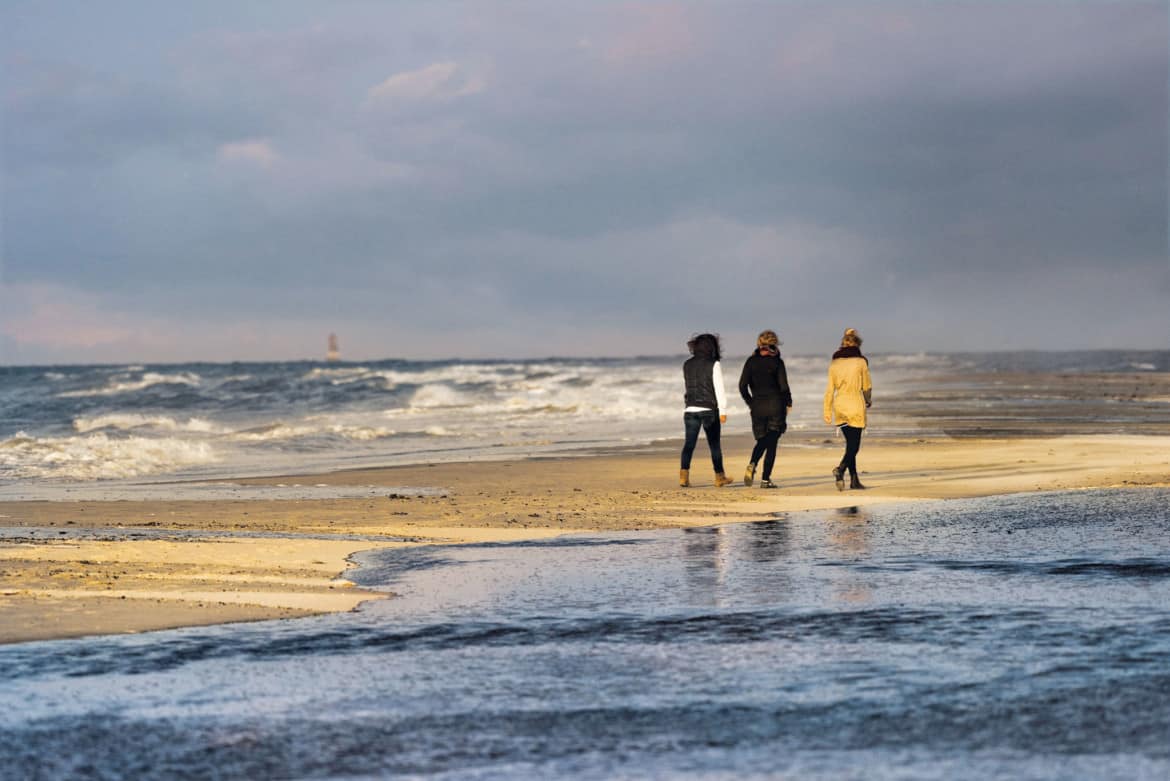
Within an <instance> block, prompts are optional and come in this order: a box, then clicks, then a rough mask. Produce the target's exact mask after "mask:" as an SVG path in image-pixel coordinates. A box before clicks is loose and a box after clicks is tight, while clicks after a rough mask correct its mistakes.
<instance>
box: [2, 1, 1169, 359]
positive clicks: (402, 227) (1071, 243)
mask: <svg viewBox="0 0 1170 781" xmlns="http://www.w3.org/2000/svg"><path fill="white" fill-rule="evenodd" d="M1168 35H1170V21H1168V3H1167V2H1165V1H1163V2H1103V1H1102V2H1092V1H1091V0H1083V1H1081V2H1074V1H1069V2H1061V1H1060V0H1046V1H1045V2H1018V1H1016V2H1013V1H1010V0H997V1H994V2H993V1H992V0H981V1H979V2H948V1H946V0H935V1H933V2H931V1H929V0H921V1H920V2H912V3H903V2H858V3H855V4H846V3H842V2H817V3H813V2H807V3H803V2H764V1H762V0H756V1H755V2H738V1H737V0H729V1H728V2H719V3H700V2H654V3H651V2H646V3H641V2H633V3H622V2H592V1H590V2H585V1H584V0H579V1H572V2H570V1H568V0H566V1H565V2H542V1H538V0H532V1H531V2H466V3H460V2H442V3H434V2H394V3H384V2H359V1H357V0H336V1H334V2H328V3H327V2H299V1H297V0H282V1H281V2H275V0H266V1H265V2H252V1H250V0H231V2H216V1H215V0H207V1H206V2H199V3H158V2H153V1H152V0H140V1H139V2H129V1H126V0H106V1H105V2H102V3H93V2H87V1H84V0H78V1H76V2H52V1H49V2H29V1H25V0H6V1H5V2H4V3H3V4H0V65H2V70H3V75H2V76H0V97H2V104H0V105H2V115H0V138H2V157H0V173H2V179H0V364H6V365H22V364H46V363H112V362H182V361H190V360H212V361H231V360H289V359H301V358H320V357H322V356H323V355H324V352H325V349H326V340H327V337H328V334H330V333H336V334H337V335H338V337H339V341H340V345H341V350H342V354H343V357H344V358H349V359H357V360H364V359H376V358H393V357H404V358H436V359H442V358H452V357H465V358H486V357H515V358H523V357H545V356H624V355H661V354H678V353H680V352H683V351H684V350H685V343H686V341H687V339H688V338H689V337H690V336H691V335H692V334H694V333H696V332H703V331H712V332H717V333H719V334H720V335H721V336H722V339H723V341H724V347H725V350H727V351H729V352H732V353H738V354H746V353H747V352H748V351H750V349H751V347H752V346H753V345H754V336H755V334H756V333H757V332H758V331H760V330H761V329H764V328H771V329H774V330H776V331H777V332H779V333H780V335H781V338H782V340H783V341H784V344H785V350H786V351H788V352H792V353H795V354H818V353H824V352H828V351H831V350H832V349H833V348H834V347H835V346H836V344H837V342H838V340H839V338H840V335H841V332H842V330H843V329H844V328H846V327H853V328H857V329H858V330H859V331H860V332H861V333H862V334H863V336H864V337H865V340H866V341H865V347H866V349H867V350H869V351H872V352H920V351H956V350H963V351H965V350H1014V349H1098V348H1134V349H1166V348H1168V347H1170V306H1167V298H1168V294H1170V260H1168V243H1167V221H1168V205H1167V180H1168V178H1170V155H1168V150H1167V144H1168V142H1167V138H1168V133H1167V123H1168V119H1167V118H1168V114H1170V107H1168V98H1167V93H1168V81H1170V75H1168V74H1170V57H1168V53H1167V52H1168V46H1167V40H1168Z"/></svg>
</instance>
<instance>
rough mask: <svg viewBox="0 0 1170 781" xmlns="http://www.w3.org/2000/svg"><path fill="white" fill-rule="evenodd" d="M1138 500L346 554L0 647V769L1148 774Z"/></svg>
mask: <svg viewBox="0 0 1170 781" xmlns="http://www.w3.org/2000/svg"><path fill="white" fill-rule="evenodd" d="M1167 508H1170V491H1167V490H1166V489H1150V490H1145V491H1137V490H1130V491H1116V490H1111V491H1093V492H1074V493H1047V494H1029V495H1027V496H1022V495H1021V496H1005V497H997V498H987V499H978V500H962V501H950V502H926V503H917V504H907V505H880V506H876V507H872V508H868V507H866V508H861V507H852V508H844V509H841V510H834V511H822V512H805V513H791V514H778V515H776V516H775V517H774V518H771V519H767V520H764V521H761V522H757V523H743V524H733V525H724V526H720V525H711V526H707V527H698V528H687V529H670V530H660V531H652V532H630V533H620V534H608V535H577V536H567V537H562V538H557V539H555V540H550V541H543V542H528V543H512V544H494V545H463V546H446V547H422V548H411V549H394V550H383V551H370V552H366V553H363V554H361V556H360V562H359V563H360V564H361V567H360V568H359V569H357V570H355V571H353V572H352V573H351V576H352V577H354V578H355V579H356V580H357V581H358V582H359V583H360V584H361V585H363V586H365V587H367V588H373V589H379V590H383V591H387V592H392V593H393V594H394V595H396V598H394V599H389V600H384V601H379V602H371V603H366V604H365V605H363V606H362V607H361V608H360V609H359V610H358V611H357V612H354V613H347V614H340V615H329V616H320V617H316V618H306V619H298V620H285V621H269V622H260V623H254V624H238V625H230V626H221V627H214V628H193V629H185V630H175V631H166V632H156V633H150V634H146V635H138V636H122V637H99V638H87V639H78V640H63V641H54V642H38V643H25V644H19V645H13V646H7V647H0V757H3V759H4V762H3V765H2V766H0V776H2V777H4V778H13V779H16V778H19V779H29V780H30V781H38V780H39V779H60V778H86V779H121V778H151V779H205V778H219V779H235V778H241V779H243V778H272V779H277V778H279V779H374V778H391V777H392V778H436V779H454V778H459V779H497V778H499V779H548V778H580V779H625V778H630V779H633V778H638V779H642V778H705V779H708V778H709V779H732V778H735V779H742V778H748V779H752V778H780V779H813V780H815V779H866V780H867V781H873V780H879V781H880V780H882V779H937V778H947V779H1085V778H1099V779H1127V780H1128V781H1133V780H1135V779H1159V781H1160V780H1161V779H1165V778H1167V777H1170V516H1168V512H1170V511H1168V510H1167Z"/></svg>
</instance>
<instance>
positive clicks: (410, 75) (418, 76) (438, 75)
mask: <svg viewBox="0 0 1170 781" xmlns="http://www.w3.org/2000/svg"><path fill="white" fill-rule="evenodd" d="M486 86H487V84H486V82H485V80H484V79H483V78H482V77H481V76H478V75H475V74H470V73H468V72H467V71H466V70H465V69H464V68H461V67H460V66H459V65H458V64H457V63H454V62H436V63H434V64H432V65H428V66H426V67H425V68H419V69H418V70H412V71H404V72H402V73H395V74H394V75H393V76H390V77H389V78H387V79H386V80H385V81H382V82H381V83H379V84H376V85H374V86H373V87H370V89H369V91H368V92H367V105H370V106H377V105H394V104H398V103H411V102H417V101H448V100H453V99H455V98H461V97H466V96H468V95H476V94H479V93H480V92H483V91H484V89H485V88H486Z"/></svg>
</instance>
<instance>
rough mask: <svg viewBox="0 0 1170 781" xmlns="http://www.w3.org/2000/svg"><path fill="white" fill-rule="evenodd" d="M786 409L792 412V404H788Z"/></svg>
mask: <svg viewBox="0 0 1170 781" xmlns="http://www.w3.org/2000/svg"><path fill="white" fill-rule="evenodd" d="M788 411H789V412H792V405H791V404H789V405H788Z"/></svg>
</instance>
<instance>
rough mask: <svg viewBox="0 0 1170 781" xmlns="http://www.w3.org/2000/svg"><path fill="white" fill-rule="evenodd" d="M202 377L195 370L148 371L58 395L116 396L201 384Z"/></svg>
mask: <svg viewBox="0 0 1170 781" xmlns="http://www.w3.org/2000/svg"><path fill="white" fill-rule="evenodd" d="M200 381H201V378H200V377H199V375H198V374H195V373H194V372H181V373H179V374H158V373H156V372H146V373H145V374H143V375H142V377H141V378H139V379H136V380H132V379H128V378H125V377H123V378H118V377H112V378H111V379H110V382H109V383H107V384H106V385H105V387H102V388H86V389H83V390H75V391H65V392H63V393H58V394H57V397H58V398H62V399H74V398H82V397H85V396H115V395H117V394H119V393H129V392H131V391H137V390H143V389H144V388H150V387H152V386H155V385H191V386H195V385H199V383H200Z"/></svg>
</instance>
